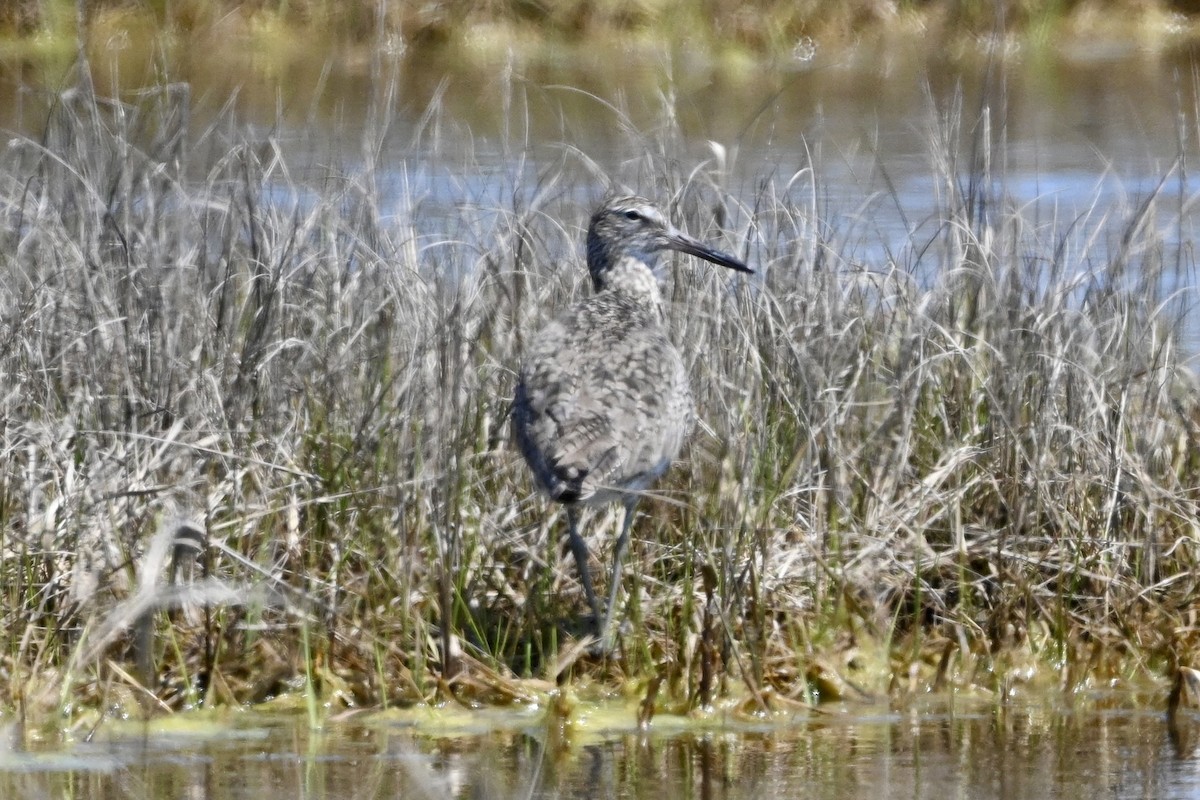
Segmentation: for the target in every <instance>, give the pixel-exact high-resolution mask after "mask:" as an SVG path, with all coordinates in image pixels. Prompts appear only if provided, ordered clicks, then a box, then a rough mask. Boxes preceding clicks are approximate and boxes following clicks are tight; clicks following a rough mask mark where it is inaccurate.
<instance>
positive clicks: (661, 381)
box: [513, 197, 751, 650]
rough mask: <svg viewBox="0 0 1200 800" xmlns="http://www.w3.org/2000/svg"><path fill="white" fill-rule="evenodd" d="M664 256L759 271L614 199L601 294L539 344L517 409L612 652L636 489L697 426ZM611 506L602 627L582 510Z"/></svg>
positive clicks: (591, 230)
mask: <svg viewBox="0 0 1200 800" xmlns="http://www.w3.org/2000/svg"><path fill="white" fill-rule="evenodd" d="M664 250H678V251H680V252H684V253H690V254H692V255H695V256H698V257H700V258H703V259H706V260H708V261H712V262H713V263H716V264H720V265H722V266H725V267H729V268H730V269H734V270H737V271H739V272H747V273H748V272H750V271H751V270H750V269H749V268H748V267H746V265H745V264H744V263H742V262H741V261H740V260H738V259H737V258H734V257H733V256H731V255H728V254H726V253H722V252H720V251H718V250H714V249H712V248H709V247H707V246H706V245H704V244H702V243H701V242H699V241H697V240H695V239H692V238H691V237H688V236H686V235H684V234H683V233H681V232H679V231H678V230H676V229H675V228H674V227H672V226H671V224H670V223H669V222H667V220H666V219H665V218H664V217H663V215H662V214H661V213H660V212H659V211H658V210H657V209H655V208H654V206H653V205H651V203H650V202H649V201H648V200H645V199H643V198H640V197H615V198H612V199H610V200H608V201H606V202H605V203H604V204H603V205H602V206H601V207H600V208H599V209H598V210H597V211H596V213H595V214H593V216H592V219H591V223H590V225H589V227H588V239H587V261H588V271H589V273H590V274H591V277H592V286H593V288H594V290H595V293H594V294H593V295H592V296H590V297H588V298H587V299H585V300H582V301H580V302H578V303H576V304H575V305H573V306H571V307H570V308H569V309H567V311H566V312H565V313H563V314H562V315H561V316H559V317H558V318H557V319H556V320H554V321H553V322H551V323H550V324H549V325H547V326H546V327H545V328H543V329H542V330H541V332H539V333H538V334H537V336H536V337H534V339H533V341H532V343H531V344H530V347H529V350H528V352H527V354H526V360H525V363H524V365H523V366H522V368H521V372H520V380H519V382H518V384H517V391H516V397H515V398H514V402H513V427H514V430H515V433H516V439H517V443H518V445H519V447H520V449H521V452H522V454H523V455H524V456H525V460H526V462H528V464H529V467H530V470H531V471H532V472H533V475H534V478H535V479H536V480H537V482H538V484H539V485H540V486H541V488H542V489H543V490H544V491H545V492H546V493H547V494H548V495H549V496H550V497H551V498H552V499H554V500H557V501H559V502H561V503H565V504H566V506H567V519H568V523H569V525H570V535H571V548H572V551H573V552H574V555H575V559H576V562H577V564H578V567H579V572H580V578H581V580H582V582H583V587H584V591H585V594H586V595H587V599H588V602H589V604H590V605H591V607H592V613H593V619H594V622H595V625H596V634H597V636H598V637H599V638H600V640H601V646H602V647H603V648H604V649H606V650H607V649H608V647H609V645H610V639H609V636H608V624H609V620H610V618H611V616H612V613H613V605H614V603H615V600H616V589H617V586H618V578H619V573H620V562H621V558H622V556H623V554H624V550H625V547H626V545H627V544H628V539H629V527H630V524H631V522H632V520H633V512H634V506H635V505H636V503H637V499H638V496H639V493H640V492H641V491H642V490H644V489H646V488H647V487H648V486H649V485H650V484H651V483H652V482H653V481H654V479H655V478H657V477H658V476H660V475H661V474H662V473H663V472H665V471H666V469H667V467H668V466H670V464H671V462H672V461H673V460H674V459H675V457H676V456H678V455H679V451H680V449H681V448H682V447H683V443H684V440H685V439H686V438H687V436H688V434H689V433H690V432H691V430H692V426H693V425H694V423H695V413H694V410H693V406H692V394H691V390H690V389H689V388H688V379H687V372H686V371H685V369H684V366H683V359H682V358H681V357H680V355H679V351H678V350H676V349H675V347H674V345H672V344H671V342H670V340H669V339H668V338H667V332H666V328H665V327H664V314H663V300H662V295H661V293H660V291H659V288H658V279H657V278H656V277H655V275H654V272H653V269H654V267H655V265H656V263H657V261H658V257H659V255H660V254H661V253H662V252H663V251H664ZM613 500H621V501H622V502H623V503H624V505H625V518H624V521H623V524H622V528H621V534H620V536H619V537H618V539H617V543H616V546H615V548H614V554H613V574H612V579H611V581H610V587H609V603H608V607H607V611H606V615H605V617H604V619H603V622H601V616H600V609H599V606H598V603H597V601H596V597H595V593H594V591H593V589H592V583H591V576H590V574H589V571H588V566H587V544H586V543H585V542H584V540H583V538H582V536H581V535H580V533H579V526H578V511H577V506H578V505H579V504H595V503H604V502H610V501H613Z"/></svg>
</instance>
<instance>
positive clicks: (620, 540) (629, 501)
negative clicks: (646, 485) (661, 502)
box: [596, 494, 637, 653]
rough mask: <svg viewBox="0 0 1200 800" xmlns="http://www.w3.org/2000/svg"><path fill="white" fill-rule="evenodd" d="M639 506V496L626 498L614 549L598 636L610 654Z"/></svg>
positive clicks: (602, 646) (601, 645)
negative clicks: (625, 562) (624, 567)
mask: <svg viewBox="0 0 1200 800" xmlns="http://www.w3.org/2000/svg"><path fill="white" fill-rule="evenodd" d="M636 505H637V496H636V495H633V494H630V495H628V496H626V498H625V519H623V520H622V521H621V535H620V536H618V537H617V543H616V545H615V546H614V547H613V566H612V575H611V576H610V577H609V580H608V607H607V608H606V609H605V611H604V623H603V624H602V625H601V626H600V628H599V630H598V631H597V632H596V635H597V636H599V637H600V649H601V650H602V651H603V652H605V653H608V652H609V651H611V650H612V645H613V642H612V637H611V636H610V634H609V627H610V626H611V624H612V617H613V611H614V610H615V609H616V607H617V591H618V590H619V589H620V588H621V560H622V559H623V558H624V557H625V551H626V550H627V549H628V548H629V529H630V527H632V525H633V507H634V506H636Z"/></svg>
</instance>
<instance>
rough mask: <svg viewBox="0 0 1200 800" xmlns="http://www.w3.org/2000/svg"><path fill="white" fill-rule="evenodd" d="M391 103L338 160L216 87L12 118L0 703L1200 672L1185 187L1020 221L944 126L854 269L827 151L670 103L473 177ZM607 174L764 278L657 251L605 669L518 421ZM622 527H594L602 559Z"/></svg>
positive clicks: (167, 704) (932, 682) (675, 699)
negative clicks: (236, 104) (923, 199)
mask: <svg viewBox="0 0 1200 800" xmlns="http://www.w3.org/2000/svg"><path fill="white" fill-rule="evenodd" d="M389 103H390V100H389V97H388V95H387V93H386V92H385V93H383V94H381V96H380V98H379V100H378V102H377V105H376V107H375V109H374V112H373V114H372V119H371V121H370V123H369V125H368V126H367V133H366V134H365V135H364V136H363V137H362V139H361V142H362V145H361V152H360V153H359V154H358V155H357V156H355V157H352V158H346V159H345V160H346V162H347V163H346V164H341V165H339V163H338V161H337V158H338V156H337V154H336V153H335V152H334V153H333V154H332V155H330V156H329V157H328V158H327V159H318V158H314V157H313V156H312V155H311V154H312V153H313V152H317V151H316V150H314V149H313V147H312V143H311V142H296V141H295V140H287V139H285V138H283V136H282V135H281V133H280V131H271V132H267V133H265V134H262V135H259V136H252V135H251V134H250V133H249V132H248V130H247V129H245V128H242V127H241V126H239V125H238V123H237V121H236V119H234V118H233V115H232V113H231V112H229V111H226V112H224V113H222V114H219V115H216V116H215V118H214V119H213V121H212V122H210V123H208V124H207V126H206V127H201V126H199V125H198V124H197V123H196V122H195V121H194V119H193V114H192V113H191V111H190V109H191V97H190V93H189V92H188V90H187V87H184V86H166V87H163V88H161V89H158V90H154V91H150V92H146V93H143V94H141V95H139V96H138V97H136V98H133V99H130V100H126V101H116V100H108V99H102V98H95V97H93V96H92V95H91V94H90V93H89V92H88V91H86V90H85V89H81V90H73V91H70V92H67V93H64V94H62V95H61V96H57V97H55V98H53V103H52V104H51V105H52V107H51V110H50V112H49V114H48V124H47V128H46V132H45V135H44V137H42V138H41V139H37V140H35V139H30V138H17V139H14V140H13V141H11V142H10V144H9V146H8V154H7V156H6V159H5V162H4V164H5V166H4V168H3V171H2V173H0V213H2V214H3V219H4V224H3V229H2V230H0V236H2V237H3V243H2V246H0V324H2V327H0V374H2V375H3V376H4V380H3V384H2V385H0V420H2V422H0V450H2V453H3V457H2V458H0V592H2V593H3V604H2V610H0V614H2V616H3V620H2V624H0V676H2V680H0V687H2V688H3V692H4V694H3V700H2V701H0V703H2V704H3V705H4V706H8V707H20V708H22V709H25V710H27V711H29V712H30V713H33V712H37V713H43V714H44V713H45V712H47V711H49V710H53V709H57V710H59V711H62V712H67V713H70V714H76V715H82V716H83V717H89V715H90V714H91V713H92V712H93V711H94V710H99V709H107V708H113V707H120V708H127V707H129V706H136V705H138V704H141V705H144V706H146V707H148V708H152V709H161V708H167V709H179V708H187V707H196V706H199V705H214V704H218V705H219V704H227V703H230V704H231V703H243V702H261V701H265V700H268V699H271V698H280V697H296V698H300V702H302V703H303V704H304V707H305V708H307V709H308V713H309V714H310V715H312V716H314V718H315V717H316V716H319V713H320V711H319V708H318V704H319V703H320V702H327V703H332V704H334V705H335V706H347V705H356V706H359V705H389V704H409V703H416V702H428V701H434V700H437V699H441V698H446V697H455V698H458V699H460V700H462V701H464V702H487V703H504V702H513V701H522V700H531V699H535V698H538V697H542V696H544V693H545V692H546V691H548V690H549V689H551V688H553V687H554V686H555V685H556V684H563V683H567V684H570V685H572V686H574V687H577V688H579V689H580V690H581V691H582V690H584V689H585V687H593V689H594V690H595V691H597V692H599V693H604V692H608V691H618V692H626V693H632V694H634V695H636V696H639V697H642V698H643V701H644V702H643V708H642V712H641V714H642V716H643V718H644V719H649V718H650V717H652V716H653V713H654V711H655V709H661V708H665V709H674V710H687V709H694V708H697V707H701V706H708V705H710V704H713V703H717V702H726V701H731V702H734V703H736V704H739V705H740V707H742V708H744V709H746V710H747V711H750V712H760V711H763V710H769V709H776V708H780V707H784V708H788V707H793V706H794V705H795V704H796V703H797V702H799V703H808V702H813V701H818V700H825V699H847V700H853V699H854V698H856V697H860V696H863V695H866V694H882V693H891V694H892V695H893V696H895V697H896V698H897V699H902V698H903V697H905V696H907V695H910V694H913V693H919V692H924V691H929V690H939V691H971V692H985V693H994V694H995V695H996V696H997V697H1000V698H1003V697H1005V696H1007V695H1008V694H1009V693H1011V692H1013V691H1015V690H1019V689H1020V687H1021V686H1023V685H1025V684H1026V683H1029V682H1030V681H1034V682H1036V681H1039V680H1040V681H1043V682H1045V683H1048V684H1056V685H1058V686H1060V687H1062V688H1063V689H1066V690H1074V689H1076V688H1079V687H1082V686H1086V685H1088V684H1089V683H1090V682H1094V681H1107V680H1113V679H1128V680H1141V679H1145V678H1153V677H1154V676H1157V675H1160V674H1161V673H1162V672H1163V671H1164V670H1165V669H1166V668H1167V667H1168V666H1171V665H1174V664H1182V663H1187V662H1188V661H1189V660H1192V659H1193V658H1194V656H1195V651H1196V647H1197V643H1196V635H1195V631H1196V620H1195V619H1194V615H1195V611H1194V607H1193V606H1194V597H1195V591H1196V581H1197V577H1196V576H1197V574H1198V573H1197V571H1196V559H1197V533H1196V523H1195V516H1196V508H1195V503H1196V490H1195V488H1194V487H1195V486H1196V485H1197V482H1198V481H1197V478H1198V472H1200V463H1198V462H1197V457H1196V455H1195V454H1196V453H1197V452H1200V449H1198V448H1197V447H1196V438H1197V436H1200V406H1198V404H1197V393H1196V387H1195V385H1194V380H1193V378H1192V376H1191V374H1190V372H1189V371H1188V369H1187V368H1186V367H1185V366H1183V365H1182V361H1183V358H1184V354H1183V353H1181V352H1180V348H1179V338H1180V330H1181V327H1180V326H1181V319H1180V316H1179V313H1180V312H1179V309H1180V308H1183V307H1186V306H1188V305H1189V303H1190V300H1189V298H1188V297H1187V294H1186V290H1185V289H1183V288H1179V289H1172V288H1171V287H1186V286H1190V285H1191V282H1192V281H1191V277H1192V275H1191V270H1192V264H1191V251H1192V242H1193V241H1194V238H1193V233H1194V232H1193V231H1192V230H1191V229H1190V227H1189V223H1188V211H1189V208H1190V204H1191V201H1192V198H1191V197H1190V196H1188V195H1187V194H1186V182H1181V185H1182V186H1183V187H1184V189H1181V191H1180V192H1179V193H1178V195H1177V196H1167V194H1165V193H1164V192H1161V191H1160V192H1155V193H1151V194H1149V195H1147V196H1145V197H1142V198H1138V199H1137V202H1135V203H1131V204H1130V205H1129V207H1123V206H1115V207H1108V208H1102V207H1100V206H1099V205H1097V206H1096V207H1094V208H1092V209H1091V210H1089V211H1088V212H1086V213H1084V214H1083V215H1081V216H1078V217H1072V218H1064V219H1057V218H1056V219H1052V220H1049V221H1047V220H1044V219H1032V218H1031V217H1030V216H1029V213H1028V211H1027V210H1026V209H1024V208H1021V207H1017V206H1015V205H1013V204H1012V203H1011V201H1010V200H1009V199H1008V198H1007V197H1006V196H1005V193H1004V191H1003V185H1004V177H1005V176H1004V175H1003V173H1002V172H999V171H997V170H996V169H994V167H993V165H994V164H999V163H1003V159H1002V158H1000V157H999V156H1000V155H1002V151H1003V143H1002V137H996V136H993V134H992V133H991V131H990V129H989V128H988V127H987V125H986V124H984V123H985V121H986V115H985V114H981V115H980V116H979V118H978V119H977V120H968V119H966V117H965V116H964V114H963V113H962V112H961V111H953V110H951V112H949V113H948V114H947V115H946V116H945V117H944V118H936V119H935V116H936V115H934V114H933V112H931V119H935V121H934V122H932V123H931V133H930V142H931V146H930V154H931V158H930V170H931V174H932V175H933V176H934V177H935V179H936V185H937V186H938V187H939V188H938V191H939V200H940V208H939V212H938V214H937V218H936V219H934V220H922V221H920V222H921V224H920V225H919V226H914V233H913V237H912V240H911V242H910V243H909V246H908V247H906V248H905V249H904V250H903V251H902V252H897V253H894V254H892V256H891V257H890V258H887V259H886V260H884V261H883V262H882V263H872V264H862V263H859V262H857V261H856V260H854V259H853V258H852V257H851V256H850V255H848V254H849V253H850V252H852V251H855V245H856V244H857V242H855V241H851V240H850V239H849V238H848V237H846V236H843V235H842V234H839V233H838V231H839V230H844V228H842V227H840V226H839V224H838V223H837V222H836V221H835V220H833V219H831V218H830V217H829V216H828V212H829V204H828V202H827V201H828V196H829V194H828V187H826V186H824V185H823V184H822V165H821V163H820V162H819V160H813V161H812V163H810V164H808V165H806V166H805V168H804V169H802V170H800V171H799V172H797V173H796V174H794V175H791V176H778V175H768V176H762V177H757V176H756V177H754V178H753V180H747V181H746V182H745V183H744V184H741V185H729V183H728V180H729V179H728V178H727V176H728V175H730V174H735V173H734V171H733V170H727V169H718V168H716V167H713V166H712V165H711V164H710V165H709V167H708V168H706V167H705V166H703V165H702V166H701V167H699V168H696V167H694V166H693V164H694V162H693V161H689V159H688V158H687V157H686V156H685V153H686V147H685V145H684V143H683V142H682V141H681V137H680V133H679V131H678V130H676V129H674V128H673V127H672V126H671V124H670V119H671V115H670V114H669V113H664V120H665V122H664V124H663V126H662V127H661V128H660V129H657V130H651V131H638V130H635V129H634V128H633V126H632V125H629V130H630V140H631V151H630V152H631V153H632V154H633V155H632V157H631V160H630V161H628V162H626V163H625V164H624V166H623V167H621V168H620V172H619V174H598V173H597V170H598V169H599V168H598V167H597V166H596V165H595V164H594V163H593V162H591V161H590V160H588V159H586V158H585V157H579V158H577V157H576V154H573V153H572V151H571V150H570V149H564V150H563V151H562V152H563V153H564V156H563V158H562V160H560V161H558V162H557V163H555V162H547V163H545V164H544V165H543V166H540V167H539V168H538V169H537V170H534V169H530V168H528V167H527V166H526V164H525V162H524V161H523V155H522V154H523V153H524V152H527V150H528V148H529V147H530V144H529V143H528V142H522V141H520V140H519V139H513V140H511V141H506V142H505V143H504V145H503V146H504V148H505V152H507V153H508V154H509V156H508V157H507V158H506V159H505V160H504V162H503V164H501V165H500V168H499V169H497V166H496V164H495V163H493V162H487V163H485V162H484V161H482V160H478V159H476V158H475V157H474V156H473V155H471V153H470V152H469V150H456V151H453V152H450V149H449V148H447V147H445V146H443V145H440V144H432V145H431V143H430V142H431V141H438V142H440V141H441V139H440V138H435V137H433V136H432V134H430V131H431V130H432V129H433V128H435V127H436V126H437V125H440V124H442V121H441V120H440V119H439V116H438V109H437V107H436V106H435V107H433V108H431V109H430V110H429V113H428V114H427V115H426V125H427V127H426V128H423V129H420V130H418V132H417V133H416V135H415V138H414V141H413V142H412V143H411V144H410V145H408V146H407V150H404V152H407V153H409V154H410V156H409V157H406V158H405V159H404V160H403V161H399V162H397V161H395V160H393V159H394V154H395V153H396V152H397V145H396V143H395V141H394V137H393V136H392V134H391V133H390V130H389V127H388V122H389V120H390V119H391V118H392V114H393V111H392V109H391V107H390V105H389ZM668 111H669V109H668ZM427 134H429V135H428V136H427ZM964 141H965V142H966V144H965V145H962V144H960V142H964ZM1181 141H1185V139H1183V138H1182V137H1181ZM401 148H402V149H403V145H402V146H401ZM331 152H333V151H331ZM385 153H389V154H393V155H389V156H388V159H387V160H386V161H385V156H384V154H385ZM579 163H582V164H583V165H584V166H583V168H582V169H581V168H580V167H578V166H577V164H579ZM314 164H322V165H324V166H322V167H321V168H319V169H317V168H315V167H314ZM419 165H423V167H421V168H426V169H433V170H437V171H442V172H443V174H444V175H445V176H446V183H443V184H439V185H440V186H442V187H443V190H444V189H445V187H446V186H450V187H452V188H453V190H452V191H449V192H444V191H443V194H448V195H449V199H448V200H447V199H446V197H444V196H443V195H439V194H438V192H435V191H432V190H427V189H414V188H412V187H413V186H415V185H416V183H415V182H410V181H408V180H407V179H406V178H407V177H408V176H409V170H412V169H416V168H418V166H419ZM724 166H727V167H728V166H732V165H730V164H725V165H724ZM609 182H612V183H624V184H627V185H632V186H634V187H635V188H637V189H638V190H639V191H641V192H642V193H644V194H646V195H648V196H651V197H655V198H658V199H659V200H661V201H663V202H665V203H667V204H669V205H670V207H671V210H672V214H673V216H674V217H675V218H676V219H677V221H678V222H680V223H682V225H683V226H684V227H685V228H686V229H687V230H689V231H690V232H691V233H693V234H695V235H698V236H701V237H703V238H708V239H712V240H715V241H722V242H724V243H725V246H727V247H728V248H729V249H732V250H735V251H737V252H738V253H740V254H742V255H743V256H745V257H746V259H747V260H748V261H749V262H750V263H751V264H752V265H754V267H755V268H756V270H757V271H758V275H757V276H756V277H755V278H754V279H753V280H747V281H740V282H738V281H733V282H731V281H730V280H729V279H728V276H725V275H717V274H714V272H713V271H706V270H704V269H696V268H693V267H692V265H680V266H679V267H678V268H677V269H674V270H672V273H671V276H670V277H669V281H668V286H667V289H666V291H667V293H668V294H667V296H668V297H670V298H671V300H672V303H671V310H670V325H671V328H672V331H673V334H674V336H675V339H676V341H677V342H680V343H681V344H682V347H683V349H684V351H685V358H686V360H687V363H688V365H689V368H690V370H691V372H692V378H693V385H694V387H695V391H696V395H697V400H698V404H699V408H700V416H701V420H702V422H701V425H700V429H699V430H698V431H697V434H696V435H695V436H694V437H693V440H692V442H691V444H690V447H689V449H688V451H687V453H686V454H685V458H684V459H683V460H682V461H681V462H680V463H679V464H677V465H676V467H675V468H674V469H673V470H672V471H671V472H670V473H669V474H668V476H667V479H666V480H665V481H664V482H663V483H662V484H661V485H659V486H657V487H656V488H655V490H654V491H653V493H652V497H651V499H650V500H649V501H648V502H645V503H643V504H642V506H641V515H640V518H639V519H638V521H637V523H636V526H635V541H634V543H633V545H632V547H631V550H630V554H629V560H628V562H627V568H626V570H625V586H624V589H625V591H624V594H623V598H624V600H625V603H626V605H625V614H624V615H623V616H622V637H621V644H620V648H619V651H618V653H617V654H616V657H615V658H614V659H612V660H608V661H596V660H595V659H592V658H590V657H589V656H588V655H587V650H586V647H585V646H584V644H585V643H581V642H579V641H577V638H576V637H577V635H578V634H579V632H580V631H581V629H582V622H583V613H584V608H585V603H584V602H583V599H582V593H581V590H580V587H579V586H578V583H577V580H576V578H577V576H576V575H575V571H574V568H573V565H572V563H571V561H570V559H569V558H566V559H564V558H563V548H562V537H563V532H564V520H563V517H562V514H561V513H560V512H559V511H558V510H557V509H554V508H551V507H549V506H548V504H547V503H546V502H545V501H543V500H542V499H541V498H539V497H538V496H536V495H535V493H534V491H533V487H532V485H531V483H530V481H529V479H528V477H527V476H526V474H525V472H524V467H523V464H522V463H521V462H520V458H519V456H518V455H517V454H516V452H515V450H514V448H513V446H512V444H511V443H510V441H509V433H508V428H507V414H508V407H509V398H510V397H511V393H512V388H513V383H514V375H515V367H516V365H517V364H518V363H519V362H520V359H521V353H522V350H523V347H524V346H525V343H526V342H527V341H528V338H529V336H530V334H531V332H532V331H534V330H536V329H537V327H539V326H540V325H541V324H542V323H543V322H544V321H546V320H547V319H548V318H549V317H550V315H551V314H553V313H554V312H555V310H557V309H560V308H562V307H564V306H565V305H566V304H567V303H568V302H569V300H570V299H571V298H572V297H576V296H579V295H580V294H581V293H582V292H584V291H586V287H585V285H584V280H583V278H584V275H583V270H582V269H581V268H578V267H577V262H578V260H579V258H578V254H579V251H580V241H581V238H582V230H583V227H584V226H585V224H586V219H587V215H588V213H589V210H590V207H591V205H592V204H593V203H594V202H595V201H596V200H597V199H598V198H599V196H600V194H601V193H602V192H603V188H604V185H606V184H607V183H609ZM861 213H862V214H867V215H869V214H870V208H869V207H867V208H866V209H865V210H863V211H862V212H861ZM863 230H869V227H864V228H863ZM931 231H932V233H930V232H931ZM860 235H866V234H860ZM1180 292H1182V293H1183V294H1182V295H1180V294H1179V293H1180ZM615 523H616V518H615V515H614V514H612V513H610V512H605V511H601V512H599V513H597V514H596V515H594V517H593V518H592V519H591V520H589V523H588V524H589V526H590V529H591V530H593V531H595V533H594V534H593V537H592V541H593V550H594V552H595V553H596V555H597V557H599V558H603V559H607V557H608V550H607V548H608V546H609V545H610V544H611V537H612V535H613V533H614V532H615ZM601 572H602V571H601V570H597V573H598V574H599V573H601ZM277 702H278V701H277Z"/></svg>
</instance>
